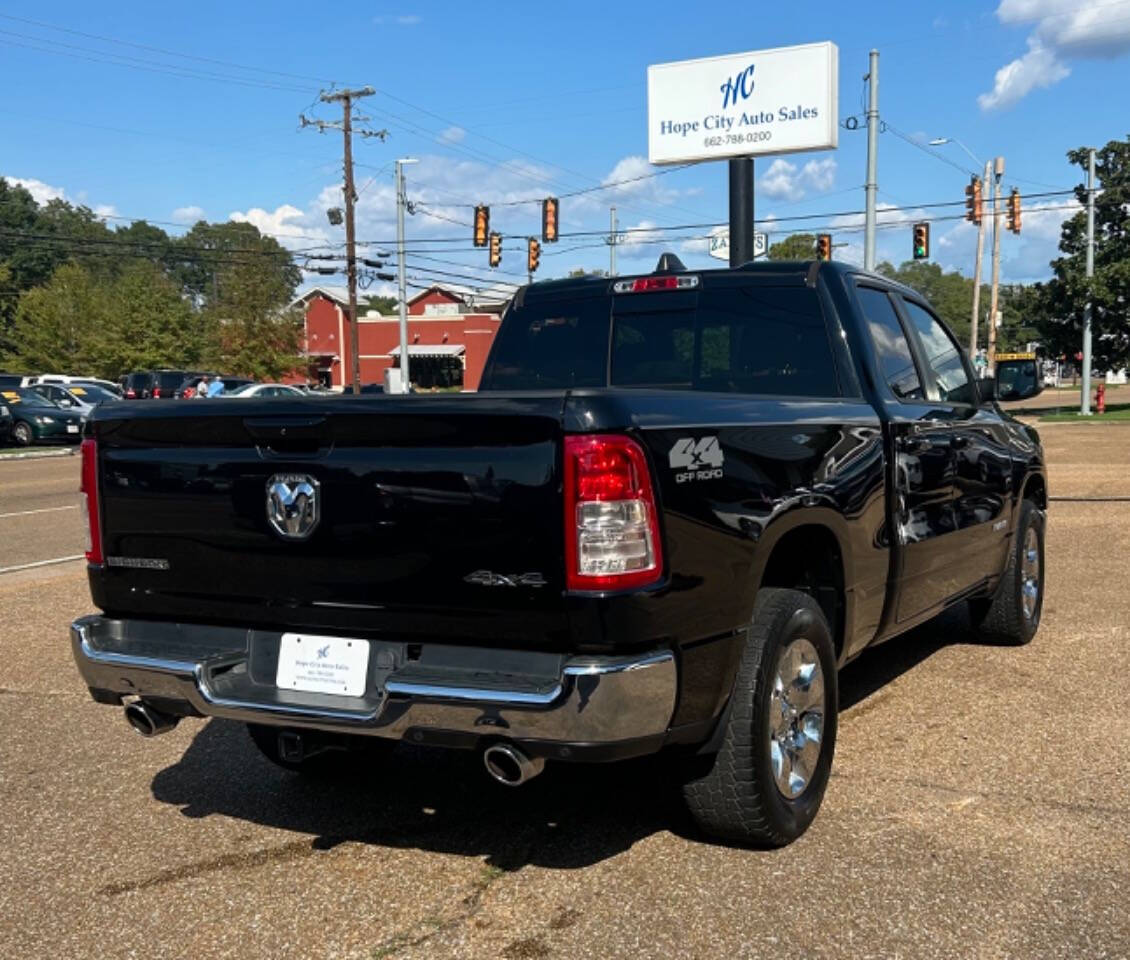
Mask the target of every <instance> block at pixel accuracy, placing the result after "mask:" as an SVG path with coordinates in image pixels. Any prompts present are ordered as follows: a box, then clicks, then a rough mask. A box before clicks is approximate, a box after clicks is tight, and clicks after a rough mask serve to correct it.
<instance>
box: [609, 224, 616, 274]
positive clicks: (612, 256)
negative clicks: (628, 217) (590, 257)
mask: <svg viewBox="0 0 1130 960" xmlns="http://www.w3.org/2000/svg"><path fill="white" fill-rule="evenodd" d="M608 216H609V225H610V232H609V234H608V275H609V276H610V277H614V276H616V208H615V207H612V208H611V209H610V210H609V211H608Z"/></svg>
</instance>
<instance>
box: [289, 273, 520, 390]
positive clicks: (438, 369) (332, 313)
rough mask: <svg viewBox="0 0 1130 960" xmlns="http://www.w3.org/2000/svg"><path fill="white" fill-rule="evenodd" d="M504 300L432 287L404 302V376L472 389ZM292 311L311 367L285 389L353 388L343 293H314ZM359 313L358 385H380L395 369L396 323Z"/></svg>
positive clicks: (337, 289)
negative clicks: (305, 385) (299, 313)
mask: <svg viewBox="0 0 1130 960" xmlns="http://www.w3.org/2000/svg"><path fill="white" fill-rule="evenodd" d="M505 305H506V304H505V300H503V299H498V298H494V297H491V296H489V295H485V294H482V293H478V294H477V293H475V292H473V291H471V290H468V289H465V288H462V287H458V286H447V285H444V286H439V285H437V286H433V287H429V288H428V289H427V290H425V291H423V292H422V293H419V294H417V295H416V296H414V297H412V298H411V299H410V300H409V301H408V361H409V362H408V372H409V375H410V376H411V378H412V382H413V383H414V384H416V385H418V386H422V387H430V386H462V388H463V389H465V390H475V389H477V388H478V386H479V380H480V378H481V377H482V373H483V366H484V365H485V364H486V359H487V353H488V352H489V351H490V347H491V344H492V343H493V342H494V335H495V333H496V332H497V331H498V325H499V318H500V315H501V313H502V310H503V308H504V307H505ZM292 306H294V307H297V308H301V309H302V310H303V311H304V314H305V320H304V324H303V327H304V331H305V337H306V356H307V357H308V358H309V367H308V369H307V371H306V375H305V377H303V376H302V374H301V373H299V374H297V375H296V376H294V377H291V378H289V381H290V382H302V381H303V380H305V381H306V382H309V383H319V382H320V383H322V384H323V385H324V386H327V387H330V388H331V389H335V390H341V389H343V388H344V387H345V386H347V385H348V384H349V382H350V377H351V373H352V369H353V368H352V362H353V361H352V355H351V353H350V342H351V341H350V333H349V299H348V292H347V291H346V289H345V288H344V287H331V286H317V287H312V288H311V289H309V290H307V291H306V292H305V293H303V294H301V295H300V296H299V297H298V299H296V300H295V301H294V303H293V304H292ZM362 310H363V308H361V307H359V308H358V314H359V317H358V321H357V331H358V333H357V335H358V338H359V345H360V351H359V355H360V358H361V382H362V383H384V376H385V370H386V369H388V368H389V367H398V366H399V365H400V360H399V356H400V317H399V316H398V315H396V314H393V315H382V314H379V313H376V312H374V311H368V312H362Z"/></svg>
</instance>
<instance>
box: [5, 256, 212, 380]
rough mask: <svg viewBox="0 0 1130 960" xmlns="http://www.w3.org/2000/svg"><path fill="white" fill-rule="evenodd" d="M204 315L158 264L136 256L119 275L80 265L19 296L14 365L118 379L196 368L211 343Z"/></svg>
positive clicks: (62, 269) (62, 270)
mask: <svg viewBox="0 0 1130 960" xmlns="http://www.w3.org/2000/svg"><path fill="white" fill-rule="evenodd" d="M203 320H204V318H203V317H202V316H201V315H200V314H198V313H196V312H195V311H193V310H192V307H191V305H190V304H189V303H188V302H187V301H186V300H185V299H184V297H183V296H181V293H180V291H179V290H178V289H177V287H176V286H175V285H174V284H173V283H172V281H170V280H169V278H168V277H166V276H165V274H164V273H163V272H162V270H161V269H160V267H158V266H157V265H155V264H153V263H150V262H149V261H146V260H135V261H132V262H130V263H128V264H127V265H125V266H124V267H123V268H122V269H120V270H119V272H118V274H117V276H115V277H98V276H95V275H94V274H92V273H91V272H90V271H89V270H88V269H86V268H85V267H82V266H79V265H78V264H74V263H66V264H63V265H62V266H60V267H59V268H58V269H57V270H56V271H55V273H54V274H53V275H52V277H51V279H50V280H49V281H48V282H47V283H46V284H45V285H44V286H42V287H37V288H35V289H33V290H29V291H27V292H25V293H24V294H23V296H22V297H21V298H20V303H19V307H18V308H17V310H16V316H15V322H14V324H13V328H12V333H13V341H14V342H15V348H14V350H13V351H12V354H11V356H12V361H13V365H14V366H17V367H19V368H20V369H22V370H25V371H28V372H34V371H59V372H63V373H87V374H93V375H96V376H101V377H107V378H111V379H112V378H114V377H117V376H118V375H119V374H121V373H123V372H125V371H127V370H136V369H144V368H146V367H157V366H182V365H185V366H195V365H197V364H198V363H199V362H200V359H201V356H202V355H203V354H204V353H205V352H206V350H207V347H208V337H207V336H206V332H205V329H204V326H203Z"/></svg>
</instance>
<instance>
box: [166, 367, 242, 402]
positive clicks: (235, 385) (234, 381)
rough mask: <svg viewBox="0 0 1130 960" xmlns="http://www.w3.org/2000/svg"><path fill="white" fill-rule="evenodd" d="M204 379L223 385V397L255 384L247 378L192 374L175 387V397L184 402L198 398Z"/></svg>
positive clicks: (214, 374) (216, 374)
mask: <svg viewBox="0 0 1130 960" xmlns="http://www.w3.org/2000/svg"><path fill="white" fill-rule="evenodd" d="M204 377H211V378H212V379H213V380H216V379H219V380H220V382H221V383H223V385H224V396H227V395H228V394H229V393H230V392H231V391H233V390H239V389H240V388H242V387H246V386H247V385H248V384H253V383H254V382H255V381H254V380H252V379H250V378H249V377H225V376H223V375H222V374H218V373H194V374H192V375H191V376H188V377H185V379H184V381H183V382H182V383H181V385H180V386H179V387H177V390H176V394H175V396H176V397H178V398H181V399H185V400H191V399H192V398H194V397H198V396H199V395H200V385H201V381H202V380H203V379H204Z"/></svg>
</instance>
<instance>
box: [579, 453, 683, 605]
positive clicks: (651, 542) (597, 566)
mask: <svg viewBox="0 0 1130 960" xmlns="http://www.w3.org/2000/svg"><path fill="white" fill-rule="evenodd" d="M662 575H663V556H662V551H661V548H660V543H659V511H658V509H657V507H656V503H655V493H654V491H653V489H652V485H651V474H650V473H649V471H648V467H647V458H646V457H645V456H644V452H643V449H642V448H641V447H640V445H639V444H638V443H636V442H635V441H634V440H632V439H631V438H630V437H624V436H619V435H615V434H599V435H596V436H578V437H566V438H565V586H566V588H567V589H569V590H621V589H624V588H627V587H641V586H644V585H646V584H649V583H654V582H655V581H656V580H658V579H659V578H660V577H661V576H662Z"/></svg>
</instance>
